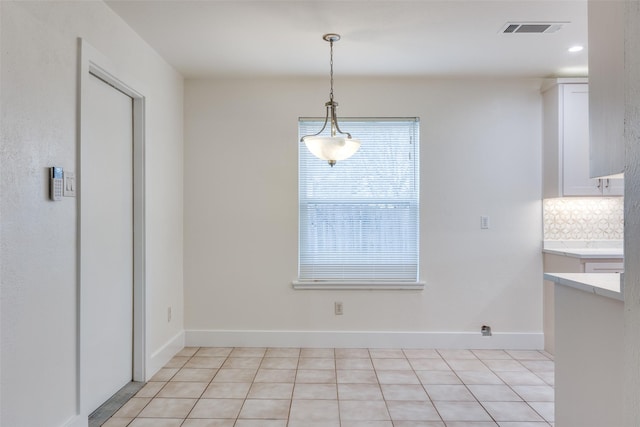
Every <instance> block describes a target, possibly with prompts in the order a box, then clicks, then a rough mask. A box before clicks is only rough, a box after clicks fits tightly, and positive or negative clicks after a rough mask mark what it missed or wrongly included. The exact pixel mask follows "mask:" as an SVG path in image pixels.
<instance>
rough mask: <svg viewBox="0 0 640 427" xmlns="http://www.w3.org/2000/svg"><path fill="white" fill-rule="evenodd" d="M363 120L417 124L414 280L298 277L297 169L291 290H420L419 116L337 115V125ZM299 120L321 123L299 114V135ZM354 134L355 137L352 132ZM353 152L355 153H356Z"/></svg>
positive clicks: (300, 255)
mask: <svg viewBox="0 0 640 427" xmlns="http://www.w3.org/2000/svg"><path fill="white" fill-rule="evenodd" d="M350 121H351V122H366V121H371V122H385V121H389V122H392V121H395V122H412V123H415V126H417V129H416V131H417V132H416V133H417V138H416V140H415V144H416V147H415V148H414V153H415V154H416V161H417V163H416V166H415V168H416V169H415V170H414V172H413V174H414V179H415V180H416V184H415V185H416V188H415V190H414V191H415V192H414V194H413V196H414V197H412V199H411V202H413V201H414V200H415V203H414V204H415V209H416V216H417V218H416V224H415V232H416V233H417V237H416V254H415V257H416V263H417V265H416V272H415V280H414V279H410V280H406V279H400V278H398V279H393V278H391V279H388V280H379V279H369V278H362V279H358V278H354V279H348V280H335V279H313V278H311V279H307V278H305V279H301V278H300V272H301V270H300V269H301V260H302V254H301V250H302V238H301V233H302V232H303V231H302V222H301V221H302V218H301V212H302V207H301V206H302V203H303V202H302V198H301V188H302V187H301V181H300V180H301V179H302V178H301V173H300V172H301V170H300V169H299V170H298V187H297V188H298V215H299V217H298V260H297V261H298V278H297V279H296V280H293V281H292V286H293V288H294V289H326V290H376V289H378V290H423V289H424V285H425V283H424V282H423V281H421V280H420V271H419V270H420V253H419V252H420V250H419V246H420V214H419V212H420V188H419V179H420V158H419V153H420V138H419V135H420V119H419V117H347V118H341V119H340V122H341V124H343V123H348V122H350ZM303 122H314V123H315V122H317V123H318V128H319V127H320V126H321V125H322V122H323V119H322V118H318V117H300V118H299V119H298V133H299V134H301V133H303V132H302V131H301V124H302V123H303ZM342 127H345V128H348V125H343V126H342ZM354 137H357V136H356V135H355V134H354ZM362 143H363V145H364V144H366V141H362ZM300 144H302V147H301V148H300V149H301V150H304V149H306V147H304V144H303V143H300ZM356 155H357V153H356ZM316 160H317V161H319V162H321V160H320V159H316ZM349 161H350V160H349V159H347V160H343V161H341V162H339V163H340V164H341V163H348V162H349ZM298 166H299V168H300V167H302V162H301V158H299V161H298ZM326 167H327V168H329V165H326ZM380 200H382V199H377V200H376V199H375V198H369V199H364V200H360V203H364V204H376V203H379V201H380ZM399 200H401V199H400V198H398V199H393V202H398V201H399ZM342 201H343V202H344V203H345V204H349V202H350V200H348V199H342Z"/></svg>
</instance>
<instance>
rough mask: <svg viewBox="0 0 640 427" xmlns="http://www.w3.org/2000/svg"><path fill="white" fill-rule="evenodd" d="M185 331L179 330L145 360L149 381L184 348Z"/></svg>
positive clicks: (146, 379) (147, 379)
mask: <svg viewBox="0 0 640 427" xmlns="http://www.w3.org/2000/svg"><path fill="white" fill-rule="evenodd" d="M184 343H185V333H184V331H180V332H179V333H178V334H177V335H176V336H174V337H173V338H171V339H170V340H169V341H167V342H166V343H165V344H164V345H163V346H162V347H160V349H158V350H157V351H156V352H154V353H153V354H152V355H151V357H150V358H149V360H148V362H147V378H145V380H144V381H149V379H151V377H153V376H154V375H155V374H156V373H157V372H158V371H159V370H160V369H161V368H162V367H163V366H164V365H166V364H167V362H168V361H170V360H171V358H172V357H173V356H175V355H176V353H178V352H179V351H180V350H182V349H183V348H184Z"/></svg>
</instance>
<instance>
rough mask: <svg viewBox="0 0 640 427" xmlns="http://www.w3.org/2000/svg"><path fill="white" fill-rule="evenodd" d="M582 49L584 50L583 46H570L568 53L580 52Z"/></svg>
mask: <svg viewBox="0 0 640 427" xmlns="http://www.w3.org/2000/svg"><path fill="white" fill-rule="evenodd" d="M582 49H584V46H571V47H570V48H569V52H572V53H574V52H580V51H581V50H582Z"/></svg>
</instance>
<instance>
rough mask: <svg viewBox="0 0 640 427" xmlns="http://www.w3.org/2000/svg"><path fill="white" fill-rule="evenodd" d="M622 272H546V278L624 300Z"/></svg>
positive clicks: (556, 282) (559, 283)
mask: <svg viewBox="0 0 640 427" xmlns="http://www.w3.org/2000/svg"><path fill="white" fill-rule="evenodd" d="M623 277H624V275H623V274H620V273H544V278H545V279H546V280H550V281H552V282H554V283H555V284H557V285H564V286H569V287H571V288H575V289H579V290H581V291H585V292H590V293H593V294H596V295H600V296H603V297H607V298H612V299H616V300H619V301H624V297H623V293H622V286H621V285H622V280H623Z"/></svg>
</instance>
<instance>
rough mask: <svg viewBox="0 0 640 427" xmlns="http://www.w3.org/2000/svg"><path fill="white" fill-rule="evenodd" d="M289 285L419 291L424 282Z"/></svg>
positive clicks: (326, 288) (318, 287)
mask: <svg viewBox="0 0 640 427" xmlns="http://www.w3.org/2000/svg"><path fill="white" fill-rule="evenodd" d="M291 285H292V286H293V289H298V290H318V289H320V290H337V291H353V290H363V291H375V290H393V291H421V290H423V289H424V282H340V281H318V282H312V281H298V280H294V281H293V282H292V283H291Z"/></svg>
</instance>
